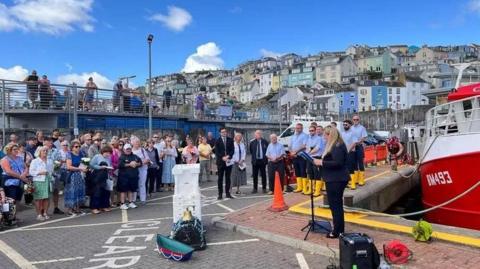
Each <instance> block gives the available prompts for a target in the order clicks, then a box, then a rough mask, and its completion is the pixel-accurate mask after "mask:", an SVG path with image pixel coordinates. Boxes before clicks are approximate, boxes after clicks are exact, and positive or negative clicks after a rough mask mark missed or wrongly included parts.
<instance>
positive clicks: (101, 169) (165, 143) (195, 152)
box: [0, 130, 214, 225]
mask: <svg viewBox="0 0 480 269" xmlns="http://www.w3.org/2000/svg"><path fill="white" fill-rule="evenodd" d="M212 141H214V139H213V135H212V133H209V134H208V136H206V137H199V145H198V147H197V146H195V143H194V141H193V140H192V139H191V138H190V137H188V136H187V138H186V139H185V142H183V143H182V145H180V144H179V141H178V140H177V139H175V138H174V136H173V135H163V136H161V135H159V134H155V135H153V136H152V137H151V138H150V139H147V140H144V141H143V140H141V139H140V138H139V137H136V136H131V137H123V138H119V137H115V136H114V137H112V138H111V139H109V140H108V141H107V140H106V139H105V138H104V137H103V136H102V134H101V133H86V134H84V135H81V136H80V137H79V138H78V139H72V140H71V141H69V140H67V139H66V136H65V135H64V134H62V133H61V132H60V131H59V130H54V131H53V132H52V134H51V135H50V136H44V134H43V132H42V131H38V132H37V133H36V135H35V136H33V137H29V138H27V139H26V141H25V142H24V143H20V141H19V139H18V136H17V135H15V134H12V135H10V137H9V142H8V143H7V144H6V146H5V147H4V148H3V151H1V153H0V158H1V161H0V166H1V170H2V171H1V173H2V177H1V184H0V206H2V208H3V206H4V205H8V206H11V207H12V210H3V211H2V212H3V213H4V214H0V218H2V217H3V221H4V222H5V221H6V220H7V219H8V223H7V222H6V224H8V225H13V224H14V223H16V222H17V220H16V218H15V216H14V215H15V208H16V205H18V203H19V202H20V201H22V200H24V202H25V204H27V205H28V204H32V202H33V204H34V206H35V211H36V215H37V217H36V218H37V220H38V221H44V220H48V219H50V217H51V215H52V214H67V215H69V216H76V215H84V214H85V211H84V209H85V208H90V210H91V213H93V214H99V213H101V212H109V211H110V210H111V209H112V208H113V207H120V208H121V209H122V210H127V209H133V208H136V207H137V204H138V202H139V203H140V204H142V205H143V204H145V203H146V201H147V197H151V196H152V194H153V193H155V192H163V191H166V192H168V191H173V189H174V178H173V175H172V168H173V166H174V165H175V164H178V163H185V164H189V163H197V162H200V164H201V166H202V173H201V175H200V181H201V182H202V183H203V182H206V181H210V176H211V171H212V159H213V158H212V153H213V146H212V145H213V143H212ZM62 193H63V200H64V202H63V206H64V208H63V209H61V208H60V206H59V200H60V197H61V194H62ZM51 203H53V206H52V208H53V210H50V208H51V206H50V205H51ZM87 205H88V207H86V206H87ZM7 213H8V214H7Z"/></svg>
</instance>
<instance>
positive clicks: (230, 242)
mask: <svg viewBox="0 0 480 269" xmlns="http://www.w3.org/2000/svg"><path fill="white" fill-rule="evenodd" d="M258 241H260V239H258V238H253V239H245V240H234V241H224V242H213V243H208V244H207V245H208V246H221V245H231V244H241V243H250V242H258Z"/></svg>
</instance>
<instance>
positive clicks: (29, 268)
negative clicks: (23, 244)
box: [0, 240, 37, 269]
mask: <svg viewBox="0 0 480 269" xmlns="http://www.w3.org/2000/svg"><path fill="white" fill-rule="evenodd" d="M0 252H2V253H3V254H5V256H7V257H8V258H9V259H10V260H12V261H13V262H14V263H15V264H16V265H18V267H20V268H22V269H36V268H37V267H36V266H35V265H33V264H32V263H31V262H29V261H28V260H27V259H25V258H24V257H23V256H22V255H20V253H18V252H17V251H16V250H14V249H13V248H11V247H10V246H9V245H7V243H5V242H3V241H2V240H0Z"/></svg>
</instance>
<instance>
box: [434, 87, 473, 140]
mask: <svg viewBox="0 0 480 269" xmlns="http://www.w3.org/2000/svg"><path fill="white" fill-rule="evenodd" d="M426 125H427V126H426V127H427V135H428V136H436V135H446V134H450V133H469V132H480V96H474V97H470V98H466V99H462V100H458V101H453V102H449V103H446V104H443V105H439V106H436V107H434V108H432V109H430V110H429V111H428V112H427V120H426Z"/></svg>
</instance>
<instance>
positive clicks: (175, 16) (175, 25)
mask: <svg viewBox="0 0 480 269" xmlns="http://www.w3.org/2000/svg"><path fill="white" fill-rule="evenodd" d="M150 19H151V20H154V21H159V22H161V23H163V24H164V25H165V26H166V27H168V28H170V29H171V30H173V31H176V32H180V31H182V30H183V29H184V28H185V27H187V26H188V25H189V24H190V23H191V22H192V15H190V13H189V12H188V11H186V10H185V9H183V8H179V7H176V6H169V7H168V15H163V14H161V13H157V14H154V15H153V16H151V17H150Z"/></svg>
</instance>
